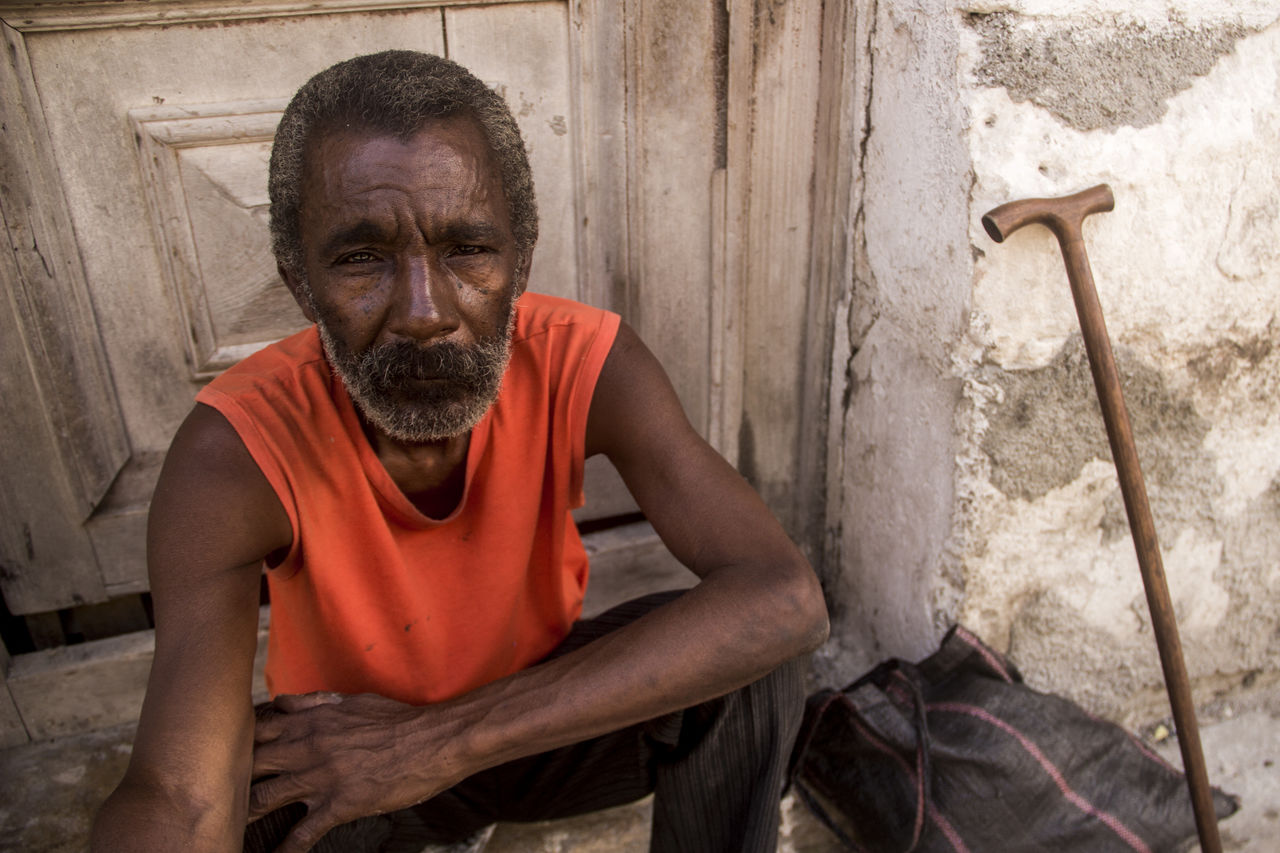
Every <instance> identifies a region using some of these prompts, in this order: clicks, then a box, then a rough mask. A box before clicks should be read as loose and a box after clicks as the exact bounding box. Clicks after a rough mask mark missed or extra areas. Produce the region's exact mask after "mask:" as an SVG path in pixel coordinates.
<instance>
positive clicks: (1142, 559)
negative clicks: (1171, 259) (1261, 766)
mask: <svg viewBox="0 0 1280 853" xmlns="http://www.w3.org/2000/svg"><path fill="white" fill-rule="evenodd" d="M1114 207H1115V198H1114V196H1112V194H1111V188H1110V187H1109V186H1107V185H1106V184H1099V185H1098V186H1096V187H1091V188H1089V189H1087V190H1084V191H1083V192H1078V193H1076V194H1075V195H1069V196H1063V197H1062V198H1028V199H1023V200H1021V201H1011V202H1009V203H1008V204H1002V205H1000V206H999V207H997V208H995V209H994V210H991V211H990V212H988V213H987V215H986V216H984V217H982V226H983V227H984V228H986V229H987V233H988V234H990V235H991V239H992V240H995V241H996V242H997V243H1002V242H1004V239H1005V238H1006V237H1008V236H1009V235H1010V234H1012V233H1013V232H1014V231H1017V230H1018V229H1019V228H1021V227H1022V226H1024V225H1029V224H1032V223H1039V224H1041V225H1044V226H1045V227H1047V228H1048V229H1049V230H1050V231H1052V232H1053V233H1054V236H1056V237H1057V238H1058V245H1059V246H1060V247H1061V248H1062V258H1063V260H1064V261H1065V262H1066V265H1067V279H1068V280H1069V281H1070V282H1071V295H1072V296H1073V297H1074V299H1075V303H1076V313H1077V314H1078V315H1079V317H1080V331H1081V332H1082V333H1083V335H1084V346H1085V351H1086V352H1087V353H1088V355H1089V367H1090V369H1091V370H1092V371H1093V384H1094V386H1095V387H1096V388H1097V390H1098V402H1099V403H1100V404H1101V406H1102V419H1103V421H1104V422H1105V423H1106V425H1107V437H1108V438H1109V439H1110V441H1111V455H1112V456H1113V457H1114V458H1115V462H1116V472H1117V474H1118V475H1119V477H1120V493H1121V494H1122V495H1123V496H1124V507H1125V511H1126V512H1127V513H1128V515H1129V529H1130V530H1131V531H1133V544H1134V547H1135V548H1136V549H1137V551H1138V567H1139V568H1140V569H1141V570H1142V585H1143V587H1144V588H1145V590H1146V593H1147V608H1148V609H1149V610H1150V611H1151V624H1152V627H1153V628H1154V630H1155V635H1156V647H1157V648H1158V649H1159V651H1160V665H1161V667H1162V668H1163V670H1164V683H1165V687H1166V688H1167V690H1168V693H1169V704H1170V705H1171V706H1172V707H1173V720H1174V725H1175V726H1176V727H1177V730H1178V746H1179V748H1180V749H1181V750H1182V764H1183V767H1185V768H1186V771H1187V786H1188V787H1189V788H1190V789H1191V806H1192V809H1193V810H1194V812H1195V817H1196V831H1197V833H1198V834H1199V836H1200V847H1201V849H1202V850H1203V851H1204V853H1221V851H1222V841H1221V840H1220V839H1219V837H1218V821H1217V816H1216V815H1215V813H1214V810H1213V792H1212V791H1211V790H1210V788H1209V777H1208V774H1207V773H1206V771H1205V763H1204V753H1203V751H1202V750H1201V747H1200V729H1199V727H1198V726H1197V725H1196V710H1195V705H1194V704H1193V703H1192V701H1191V686H1190V683H1189V681H1188V679H1187V666H1186V662H1185V661H1184V660H1183V657H1182V642H1181V641H1180V640H1179V639H1178V623H1177V620H1176V619H1175V618H1174V613H1173V604H1172V603H1171V602H1170V600H1169V586H1168V584H1167V583H1166V581H1165V576H1164V565H1163V564H1162V562H1161V560H1160V545H1159V543H1158V542H1157V541H1156V529H1155V523H1154V522H1153V521H1152V518H1151V506H1150V504H1149V503H1148V502H1147V489H1146V486H1145V485H1144V484H1143V480H1142V469H1141V468H1140V467H1139V466H1138V451H1137V449H1136V447H1135V446H1134V443H1133V428H1132V427H1131V426H1130V424H1129V413H1128V410H1127V409H1126V408H1125V405H1124V396H1123V395H1122V394H1121V391H1120V374H1119V373H1118V372H1117V371H1116V363H1115V358H1114V357H1113V356H1112V353H1111V341H1110V339H1109V338H1108V337H1107V327H1106V324H1105V323H1104V322H1103V319H1102V307H1101V305H1099V304H1098V294H1097V291H1096V290H1095V289H1094V286H1093V273H1092V272H1090V270H1089V258H1088V256H1087V255H1086V254H1085V248H1084V239H1083V238H1082V237H1081V235H1080V226H1081V225H1082V224H1083V222H1084V218H1085V217H1086V216H1088V215H1090V214H1091V213H1103V212H1106V211H1108V210H1111V209H1113V208H1114Z"/></svg>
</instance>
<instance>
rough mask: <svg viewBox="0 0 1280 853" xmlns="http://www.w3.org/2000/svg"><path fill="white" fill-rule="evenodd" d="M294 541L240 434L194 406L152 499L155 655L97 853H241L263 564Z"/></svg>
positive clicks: (100, 821) (99, 826)
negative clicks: (145, 852) (126, 766)
mask: <svg viewBox="0 0 1280 853" xmlns="http://www.w3.org/2000/svg"><path fill="white" fill-rule="evenodd" d="M292 535H293V534H292V529H291V526H290V524H289V520H288V517H287V516H286V514H285V511H284V508H283V507H282V506H281V504H280V501H279V499H278V498H277V497H276V495H275V492H274V491H273V490H272V488H271V486H270V484H269V483H268V482H267V479H266V477H264V476H263V474H262V472H261V471H260V470H259V469H258V467H257V465H256V464H255V463H254V461H253V458H252V457H251V456H250V455H249V452H248V451H247V450H246V449H245V447H244V444H243V443H242V442H241V441H240V438H239V436H237V435H236V433H235V430H234V429H232V427H231V425H230V424H229V423H228V422H227V421H226V419H225V418H223V417H222V415H220V414H218V412H217V411H215V410H214V409H211V408H209V407H207V406H203V405H197V406H196V407H195V409H194V410H193V411H192V413H191V414H190V415H189V416H188V417H187V419H186V421H184V422H183V424H182V426H181V428H179V430H178V433H177V435H176V436H175V437H174V440H173V444H172V445H171V446H170V448H169V454H168V456H167V457H166V458H165V463H164V468H163V470H162V472H161V474H160V480H159V483H158V484H157V486H156V491H155V495H154V496H153V498H152V501H151V513H150V516H149V519H148V524H147V564H148V574H149V576H150V581H151V595H152V601H153V604H154V608H155V619H156V651H155V658H154V660H153V662H152V665H151V677H150V680H149V681H148V683H147V695H146V700H145V701H144V703H143V707H142V717H141V719H140V721H139V724H138V734H137V738H136V740H135V742H134V747H133V755H132V758H131V759H130V762H129V769H128V772H127V773H126V774H125V777H124V780H123V781H122V782H121V783H120V785H119V787H118V788H116V790H115V792H114V793H113V794H112V795H111V796H110V797H109V798H108V800H107V802H106V803H105V804H104V805H103V807H102V810H101V812H100V813H99V814H98V818H97V821H96V822H95V825H94V828H93V837H92V849H93V850H94V851H95V853H97V851H113V850H231V849H236V850H238V849H239V848H240V844H241V839H242V837H243V834H244V826H245V815H246V812H247V808H248V801H249V794H248V791H249V775H250V768H251V766H252V750H253V707H252V700H251V698H250V694H251V685H252V677H253V656H254V651H255V648H256V638H257V616H258V589H259V584H260V577H261V572H262V561H263V559H264V558H266V557H268V556H269V555H271V554H272V553H274V552H277V551H280V550H282V549H285V548H287V547H288V546H289V544H290V542H291V541H292Z"/></svg>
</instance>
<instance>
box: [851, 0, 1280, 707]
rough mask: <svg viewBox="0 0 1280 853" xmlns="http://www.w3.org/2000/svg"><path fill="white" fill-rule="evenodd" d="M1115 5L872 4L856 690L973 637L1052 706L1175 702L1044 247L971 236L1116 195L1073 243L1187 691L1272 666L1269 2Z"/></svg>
mask: <svg viewBox="0 0 1280 853" xmlns="http://www.w3.org/2000/svg"><path fill="white" fill-rule="evenodd" d="M1110 5H1111V4H1102V3H1097V2H1091V0H1022V2H1017V0H1015V2H1001V3H999V4H996V3H985V2H978V3H972V4H966V5H956V4H952V3H947V2H944V0H914V2H910V0H880V2H879V3H878V4H877V8H876V13H875V31H874V33H873V34H872V35H871V37H870V41H871V57H870V58H871V62H872V74H871V83H870V90H869V103H870V108H869V116H870V128H871V129H870V133H869V134H868V136H867V142H866V152H865V159H864V160H863V163H864V172H863V177H864V186H863V192H864V195H865V198H864V202H863V207H864V211H865V225H864V230H863V237H864V241H865V253H866V265H865V268H866V270H867V273H866V274H865V275H864V276H862V279H863V280H859V281H856V282H854V285H853V292H852V294H851V310H850V316H851V318H852V320H851V322H850V328H849V329H848V330H847V333H848V344H849V346H850V347H851V349H852V350H853V351H854V352H855V355H854V357H853V358H852V360H851V361H850V363H849V365H848V368H849V370H848V372H847V375H848V377H849V379H848V386H847V390H848V401H849V403H848V406H847V408H846V412H845V436H844V445H843V454H844V464H843V471H844V474H843V481H842V488H841V492H840V495H841V499H842V506H841V517H842V519H843V525H842V528H841V534H842V535H841V545H842V556H841V562H840V570H841V577H840V583H841V588H840V590H839V593H838V597H839V598H840V600H841V602H842V603H843V605H844V606H843V607H842V608H840V612H838V613H837V621H836V631H835V634H836V637H837V642H836V643H835V644H834V645H833V648H832V651H831V652H830V654H829V655H828V658H827V666H828V667H829V668H830V669H831V670H833V671H835V672H839V673H840V675H841V676H849V675H854V674H856V673H858V672H860V671H861V670H862V669H864V668H865V667H867V666H869V665H871V664H872V663H874V662H875V661H877V660H880V659H882V658H884V657H886V656H890V655H897V656H902V657H907V658H917V657H920V656H921V655H923V654H925V653H927V652H928V651H930V650H931V649H932V647H933V646H934V644H935V643H936V641H937V639H938V637H939V636H940V635H941V632H942V631H943V630H944V629H945V627H946V626H947V625H948V624H950V623H951V622H953V621H956V620H959V621H962V622H964V623H965V624H966V625H968V626H969V627H970V628H972V629H974V630H975V631H977V632H978V633H979V634H980V635H981V636H983V637H984V638H985V639H986V640H987V641H988V642H990V643H992V644H993V645H995V646H997V647H999V648H1001V649H1005V650H1008V651H1010V652H1011V654H1012V655H1013V658H1014V660H1015V662H1016V663H1018V664H1019V666H1021V667H1022V668H1023V670H1024V672H1025V674H1026V675H1027V676H1028V680H1029V681H1031V682H1032V683H1034V684H1036V685H1037V686H1039V687H1042V688H1046V689H1050V690H1053V691H1055V692H1060V693H1064V694H1067V695H1070V696H1072V697H1074V698H1076V699H1078V700H1080V701H1082V702H1084V703H1085V704H1086V705H1087V706H1089V707H1091V708H1092V709H1094V710H1096V711H1100V712H1102V713H1106V714H1109V715H1111V716H1115V717H1120V718H1124V719H1126V720H1128V721H1131V722H1132V721H1136V720H1138V719H1142V718H1149V717H1153V716H1159V715H1160V714H1162V713H1165V708H1166V706H1165V705H1164V704H1163V702H1164V700H1163V687H1162V682H1161V680H1160V674H1159V666H1158V661H1157V657H1156V652H1155V646H1154V641H1153V638H1152V634H1151V629H1150V620H1149V617H1148V615H1147V612H1146V604H1145V600H1144V598H1143V595H1142V586H1141V579H1140V575H1139V572H1138V567H1137V561H1136V558H1135V556H1134V551H1133V547H1132V543H1131V540H1130V538H1129V535H1128V530H1127V525H1126V522H1125V519H1124V511H1123V506H1122V504H1121V501H1120V497H1119V490H1118V485H1117V483H1116V478H1115V474H1114V470H1113V468H1112V466H1111V464H1110V461H1109V451H1108V450H1107V447H1106V436H1105V432H1104V430H1103V426H1102V422H1101V418H1100V416H1099V415H1098V414H1097V412H1096V404H1095V403H1094V402H1093V401H1094V392H1093V388H1092V383H1091V380H1090V379H1089V377H1088V370H1087V365H1086V362H1085V361H1084V356H1083V348H1082V345H1081V344H1080V340H1079V333H1078V331H1077V329H1078V326H1077V324H1076V319H1075V314H1074V309H1073V307H1072V303H1071V298H1070V291H1069V289H1068V286H1067V281H1066V276H1065V272H1064V270H1063V266H1062V261H1061V258H1060V256H1059V254H1058V250H1057V247H1056V244H1055V242H1054V240H1053V238H1052V237H1051V236H1050V234H1049V233H1048V232H1047V231H1046V230H1044V229H1039V228H1028V229H1026V230H1025V231H1022V232H1018V233H1017V234H1015V235H1013V236H1012V237H1011V238H1010V239H1009V240H1008V241H1006V242H1005V243H1004V244H1003V245H996V244H995V243H993V242H992V241H991V240H990V239H989V238H988V237H987V236H986V234H985V232H984V231H983V230H982V228H981V225H980V224H979V220H980V218H981V216H982V214H983V213H984V212H986V211H987V210H988V209H990V208H991V207H994V206H995V205H997V204H1000V203H1002V202H1005V201H1009V200H1012V199H1015V198H1023V197H1029V196H1047V195H1061V194H1066V193H1070V192H1075V191H1077V190H1080V189H1083V188H1085V187H1088V186H1091V185H1093V184H1096V183H1101V182H1107V183H1109V184H1110V185H1111V186H1112V189H1113V190H1114V192H1115V195H1116V210H1115V211H1114V212H1113V213H1109V214H1099V215H1096V216H1095V217H1093V218H1092V219H1090V220H1089V221H1088V223H1087V224H1086V227H1085V239H1086V242H1087V244H1088V247H1089V254H1090V258H1091V260H1092V263H1093V269H1094V274H1095V278H1096V279H1097V284H1098V290H1099V295H1100V298H1101V301H1102V305H1103V309H1104V312H1105V314H1106V317H1107V321H1108V325H1109V327H1110V330H1111V336H1112V342H1113V345H1114V347H1115V348H1116V351H1117V357H1118V361H1119V365H1120V369H1121V372H1122V374H1123V375H1124V376H1125V380H1126V398H1127V401H1128V405H1129V408H1130V412H1131V415H1132V418H1133V420H1134V424H1135V429H1136V433H1137V441H1138V449H1139V454H1140V456H1141V457H1142V460H1143V467H1144V472H1145V473H1146V475H1147V483H1148V490H1149V492H1150V495H1151V500H1152V503H1153V506H1154V510H1155V515H1156V527H1157V531H1158V533H1159V535H1160V538H1161V542H1162V545H1163V551H1164V555H1165V567H1166V571H1167V573H1168V576H1169V583H1170V587H1171V590H1172V593H1173V598H1174V602H1175V608H1176V610H1177V614H1178V617H1179V620H1180V623H1181V627H1182V636H1183V643H1184V646H1185V650H1186V653H1187V657H1188V667H1189V669H1190V672H1191V675H1192V679H1193V683H1196V684H1198V685H1200V689H1199V690H1198V692H1197V699H1198V700H1199V701H1202V702H1203V701H1206V700H1208V699H1210V698H1212V695H1213V692H1214V691H1220V690H1232V689H1237V688H1238V687H1239V685H1241V684H1242V683H1244V682H1246V681H1247V682H1250V683H1252V682H1253V681H1254V680H1255V679H1256V678H1257V676H1258V673H1262V674H1263V675H1264V676H1265V677H1268V678H1269V677H1273V676H1275V675H1276V674H1277V670H1280V185H1278V184H1277V177H1280V174H1278V171H1280V167H1277V165H1276V164H1277V163H1278V162H1280V2H1276V0H1269V2H1260V0H1248V2H1246V0H1216V2H1208V0H1191V1H1190V2H1145V3H1138V4H1133V5H1132V6H1131V7H1130V10H1129V11H1128V12H1126V13H1125V14H1124V15H1120V14H1117V13H1114V12H1110V11H1108V10H1107V8H1106V7H1108V6H1110ZM843 331H844V330H841V332H843ZM837 351H840V347H839V346H838V347H837ZM845 376H846V365H845V364H843V363H842V364H838V365H835V366H834V370H833V377H834V378H835V381H837V382H845V381H846V380H845ZM833 398H835V397H834V395H833Z"/></svg>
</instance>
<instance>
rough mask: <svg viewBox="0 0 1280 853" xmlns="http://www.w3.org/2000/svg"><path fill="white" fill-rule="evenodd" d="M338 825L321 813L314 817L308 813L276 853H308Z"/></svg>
mask: <svg viewBox="0 0 1280 853" xmlns="http://www.w3.org/2000/svg"><path fill="white" fill-rule="evenodd" d="M337 825H338V824H337V823H336V822H331V821H329V820H326V819H325V818H324V817H323V816H322V815H321V814H319V813H317V814H315V815H313V814H312V813H310V812H308V813H307V816H306V817H304V818H303V819H302V820H300V821H298V822H297V823H296V824H295V825H294V827H293V830H292V831H291V832H290V833H289V834H288V835H287V836H286V837H285V839H284V841H282V842H281V843H280V846H279V847H277V848H276V853H306V851H308V850H310V849H311V848H312V847H315V846H316V844H317V843H318V842H319V841H320V839H321V838H322V837H324V834H325V833H326V832H328V831H329V830H331V829H333V828H334V827H335V826H337Z"/></svg>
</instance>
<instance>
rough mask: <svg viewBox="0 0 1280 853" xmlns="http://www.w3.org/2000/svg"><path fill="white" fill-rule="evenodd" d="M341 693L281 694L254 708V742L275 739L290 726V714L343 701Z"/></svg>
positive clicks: (258, 742)
mask: <svg viewBox="0 0 1280 853" xmlns="http://www.w3.org/2000/svg"><path fill="white" fill-rule="evenodd" d="M343 698H344V697H343V695H342V694H341V693H329V692H320V693H304V694H296V695H295V694H281V695H280V696H277V697H276V698H275V699H273V700H272V701H271V702H268V703H267V704H265V705H260V706H258V707H257V708H255V709H254V721H253V742H254V743H255V744H260V743H267V742H269V741H273V740H275V739H276V738H278V737H280V735H281V734H282V733H283V732H284V730H285V729H286V728H287V727H288V726H289V719H288V715H289V714H296V713H298V712H300V711H307V710H310V709H311V708H318V707H320V706H322V705H338V704H341V703H342V700H343Z"/></svg>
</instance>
